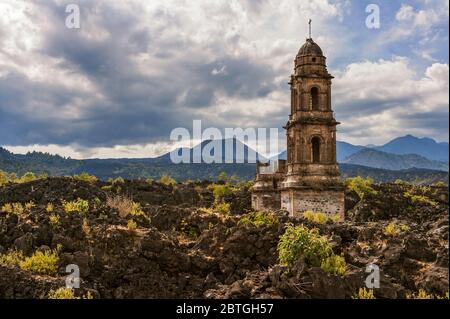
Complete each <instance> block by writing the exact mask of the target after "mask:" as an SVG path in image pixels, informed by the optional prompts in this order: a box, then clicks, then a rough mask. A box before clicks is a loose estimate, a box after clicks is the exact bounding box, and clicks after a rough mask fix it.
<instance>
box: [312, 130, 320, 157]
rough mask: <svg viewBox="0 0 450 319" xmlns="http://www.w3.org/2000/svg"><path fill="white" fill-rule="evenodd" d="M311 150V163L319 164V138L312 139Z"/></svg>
mask: <svg viewBox="0 0 450 319" xmlns="http://www.w3.org/2000/svg"><path fill="white" fill-rule="evenodd" d="M311 148H312V150H311V151H312V161H313V163H319V162H320V138H318V137H317V136H316V137H313V138H312V140H311Z"/></svg>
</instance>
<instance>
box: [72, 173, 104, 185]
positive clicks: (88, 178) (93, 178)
mask: <svg viewBox="0 0 450 319" xmlns="http://www.w3.org/2000/svg"><path fill="white" fill-rule="evenodd" d="M73 178H74V179H76V180H79V181H85V182H89V183H95V182H97V180H98V178H97V177H96V176H94V175H89V174H88V173H86V172H83V173H81V174H79V175H74V176H73Z"/></svg>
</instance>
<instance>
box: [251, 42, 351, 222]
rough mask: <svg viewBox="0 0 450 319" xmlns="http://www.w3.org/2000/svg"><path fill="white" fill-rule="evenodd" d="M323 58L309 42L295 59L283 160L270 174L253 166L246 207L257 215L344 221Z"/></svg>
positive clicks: (341, 190)
mask: <svg viewBox="0 0 450 319" xmlns="http://www.w3.org/2000/svg"><path fill="white" fill-rule="evenodd" d="M325 62H326V58H325V56H323V53H322V50H321V49H320V47H319V46H318V45H317V44H316V43H315V42H314V41H313V40H312V39H311V38H309V39H307V40H306V43H305V44H304V45H303V46H302V47H301V48H300V50H299V52H298V54H297V56H296V58H295V69H294V74H292V75H291V80H290V82H289V84H290V86H291V112H290V115H289V120H288V122H287V124H286V126H285V129H286V137H287V160H286V161H285V162H282V164H281V165H278V168H277V169H276V170H272V172H270V173H265V172H263V171H261V164H258V166H257V174H256V181H255V186H254V188H253V197H252V203H253V208H254V209H257V210H262V209H275V208H280V207H281V208H283V209H286V210H288V211H289V212H290V214H291V215H292V216H296V215H297V214H301V213H302V212H304V211H307V210H312V211H321V212H324V213H327V214H333V215H334V214H339V215H340V216H341V218H342V219H343V218H344V188H343V185H342V184H341V182H340V181H339V166H338V164H337V161H336V126H337V125H338V124H339V123H338V122H336V120H335V119H334V115H333V111H332V108H331V80H332V79H333V76H331V75H330V74H329V73H328V71H327V67H326V63H325Z"/></svg>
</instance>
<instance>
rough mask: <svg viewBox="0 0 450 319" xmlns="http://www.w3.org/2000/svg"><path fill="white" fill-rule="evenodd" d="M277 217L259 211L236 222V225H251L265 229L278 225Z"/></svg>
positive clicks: (268, 212)
mask: <svg viewBox="0 0 450 319" xmlns="http://www.w3.org/2000/svg"><path fill="white" fill-rule="evenodd" d="M278 223H279V220H278V217H277V216H276V215H275V214H274V213H273V212H271V211H260V212H254V213H250V214H247V215H245V216H243V217H241V219H239V221H238V225H253V226H256V227H265V226H272V225H278Z"/></svg>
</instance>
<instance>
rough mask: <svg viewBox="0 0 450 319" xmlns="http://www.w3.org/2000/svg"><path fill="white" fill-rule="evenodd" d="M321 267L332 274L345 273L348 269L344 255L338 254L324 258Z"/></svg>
mask: <svg viewBox="0 0 450 319" xmlns="http://www.w3.org/2000/svg"><path fill="white" fill-rule="evenodd" d="M320 268H322V269H323V270H324V271H325V272H328V273H330V274H334V275H343V274H345V271H346V270H347V264H346V263H345V259H344V258H343V257H341V256H338V255H331V256H330V257H327V258H325V259H324V260H322V263H321V264H320Z"/></svg>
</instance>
